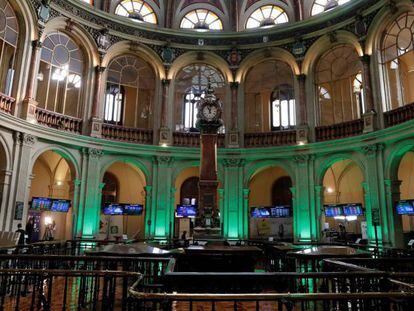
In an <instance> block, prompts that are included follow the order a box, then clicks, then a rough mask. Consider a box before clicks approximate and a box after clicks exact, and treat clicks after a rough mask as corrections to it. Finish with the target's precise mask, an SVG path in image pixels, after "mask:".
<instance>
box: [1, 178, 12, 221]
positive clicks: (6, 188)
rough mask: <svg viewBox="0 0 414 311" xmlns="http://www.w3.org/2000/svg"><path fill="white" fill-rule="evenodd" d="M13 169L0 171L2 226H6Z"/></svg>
mask: <svg viewBox="0 0 414 311" xmlns="http://www.w3.org/2000/svg"><path fill="white" fill-rule="evenodd" d="M12 173H13V171H9V170H3V171H0V181H1V182H0V228H3V226H4V220H5V215H6V214H5V213H6V210H7V208H6V207H7V205H8V204H7V202H8V199H9V196H10V181H11V177H12Z"/></svg>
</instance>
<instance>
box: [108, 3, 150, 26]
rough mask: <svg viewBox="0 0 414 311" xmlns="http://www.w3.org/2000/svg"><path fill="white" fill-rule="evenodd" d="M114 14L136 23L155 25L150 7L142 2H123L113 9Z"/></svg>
mask: <svg viewBox="0 0 414 311" xmlns="http://www.w3.org/2000/svg"><path fill="white" fill-rule="evenodd" d="M115 14H117V15H120V16H125V17H129V18H130V19H132V20H133V21H136V22H141V23H142V22H145V23H150V24H157V16H156V14H155V12H154V10H153V9H152V7H151V6H150V5H149V4H148V3H146V2H145V1H142V0H123V1H121V2H120V3H119V4H118V6H117V7H116V9H115Z"/></svg>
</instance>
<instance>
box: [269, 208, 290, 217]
mask: <svg viewBox="0 0 414 311" xmlns="http://www.w3.org/2000/svg"><path fill="white" fill-rule="evenodd" d="M270 214H271V216H272V217H274V218H287V217H290V207H289V206H275V207H272V208H270Z"/></svg>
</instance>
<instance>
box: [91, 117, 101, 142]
mask: <svg viewBox="0 0 414 311" xmlns="http://www.w3.org/2000/svg"><path fill="white" fill-rule="evenodd" d="M102 123H103V122H102V120H100V119H97V118H92V119H91V122H90V135H91V137H96V138H101V137H102Z"/></svg>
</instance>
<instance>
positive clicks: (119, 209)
mask: <svg viewBox="0 0 414 311" xmlns="http://www.w3.org/2000/svg"><path fill="white" fill-rule="evenodd" d="M102 214H104V215H112V216H113V215H123V214H124V209H123V206H122V205H120V204H109V205H105V206H104V208H103V209H102Z"/></svg>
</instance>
